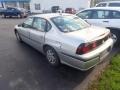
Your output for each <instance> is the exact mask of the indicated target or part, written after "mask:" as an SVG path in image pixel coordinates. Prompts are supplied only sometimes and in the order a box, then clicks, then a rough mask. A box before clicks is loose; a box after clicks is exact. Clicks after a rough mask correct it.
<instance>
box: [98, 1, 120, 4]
mask: <svg viewBox="0 0 120 90" xmlns="http://www.w3.org/2000/svg"><path fill="white" fill-rule="evenodd" d="M100 3H120V1H103V2H100ZM100 3H98V4H100Z"/></svg>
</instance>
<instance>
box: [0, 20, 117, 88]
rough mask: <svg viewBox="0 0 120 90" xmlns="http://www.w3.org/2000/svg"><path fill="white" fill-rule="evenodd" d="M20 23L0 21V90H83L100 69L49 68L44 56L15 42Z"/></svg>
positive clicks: (18, 21) (64, 66)
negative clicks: (17, 27) (17, 26)
mask: <svg viewBox="0 0 120 90" xmlns="http://www.w3.org/2000/svg"><path fill="white" fill-rule="evenodd" d="M23 21H24V19H17V18H14V19H12V18H8V19H3V18H0V90H73V89H79V90H83V89H82V88H83V87H86V86H85V83H88V80H89V79H87V80H86V78H88V77H89V78H90V75H91V73H92V72H93V71H94V70H96V68H98V67H101V66H96V67H95V68H94V69H91V70H89V71H87V72H82V71H79V70H76V69H74V68H71V67H68V66H66V65H62V66H61V67H59V68H53V67H51V66H49V64H48V63H47V60H46V58H45V57H44V55H42V54H41V53H40V52H38V51H36V50H35V49H33V48H32V47H30V46H29V45H27V44H25V43H19V42H18V41H17V40H16V37H15V35H14V26H15V25H16V24H19V23H22V22H23ZM116 51H117V49H114V51H113V52H116ZM107 60H108V59H107ZM94 73H95V72H94ZM94 73H93V76H94Z"/></svg>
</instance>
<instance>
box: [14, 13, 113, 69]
mask: <svg viewBox="0 0 120 90" xmlns="http://www.w3.org/2000/svg"><path fill="white" fill-rule="evenodd" d="M15 35H16V37H17V39H18V40H19V41H20V42H22V41H24V42H26V43H28V44H29V45H31V46H32V47H34V48H35V49H37V50H38V51H40V52H42V53H43V54H44V55H45V56H46V58H47V60H48V62H49V64H50V65H52V66H58V65H59V64H60V63H62V64H66V65H69V66H72V67H74V68H77V69H80V70H88V69H90V68H92V67H94V66H95V65H97V64H98V63H99V62H101V61H103V60H104V59H103V58H105V57H106V56H107V55H108V54H109V53H110V51H111V50H112V47H113V44H114V42H115V40H114V39H113V38H112V35H111V33H110V31H109V29H106V28H100V27H96V26H91V25H90V24H88V23H87V22H85V21H84V20H82V19H80V18H79V17H77V16H75V15H71V14H60V13H56V14H40V15H34V16H30V17H29V18H28V19H27V20H26V21H25V22H24V23H22V24H20V25H17V26H15Z"/></svg>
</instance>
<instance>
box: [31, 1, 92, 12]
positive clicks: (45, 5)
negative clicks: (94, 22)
mask: <svg viewBox="0 0 120 90" xmlns="http://www.w3.org/2000/svg"><path fill="white" fill-rule="evenodd" d="M90 1H91V0H31V2H30V10H31V12H33V13H37V12H39V13H40V12H42V11H43V10H51V7H52V6H60V8H62V9H63V10H65V9H66V8H68V7H71V8H75V9H76V10H79V9H81V8H88V7H90Z"/></svg>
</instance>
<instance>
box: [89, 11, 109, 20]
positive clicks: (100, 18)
mask: <svg viewBox="0 0 120 90" xmlns="http://www.w3.org/2000/svg"><path fill="white" fill-rule="evenodd" d="M95 11H109V12H110V11H111V10H104V9H94V10H93V12H92V15H93V13H94V12H95ZM91 19H111V17H109V18H91Z"/></svg>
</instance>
